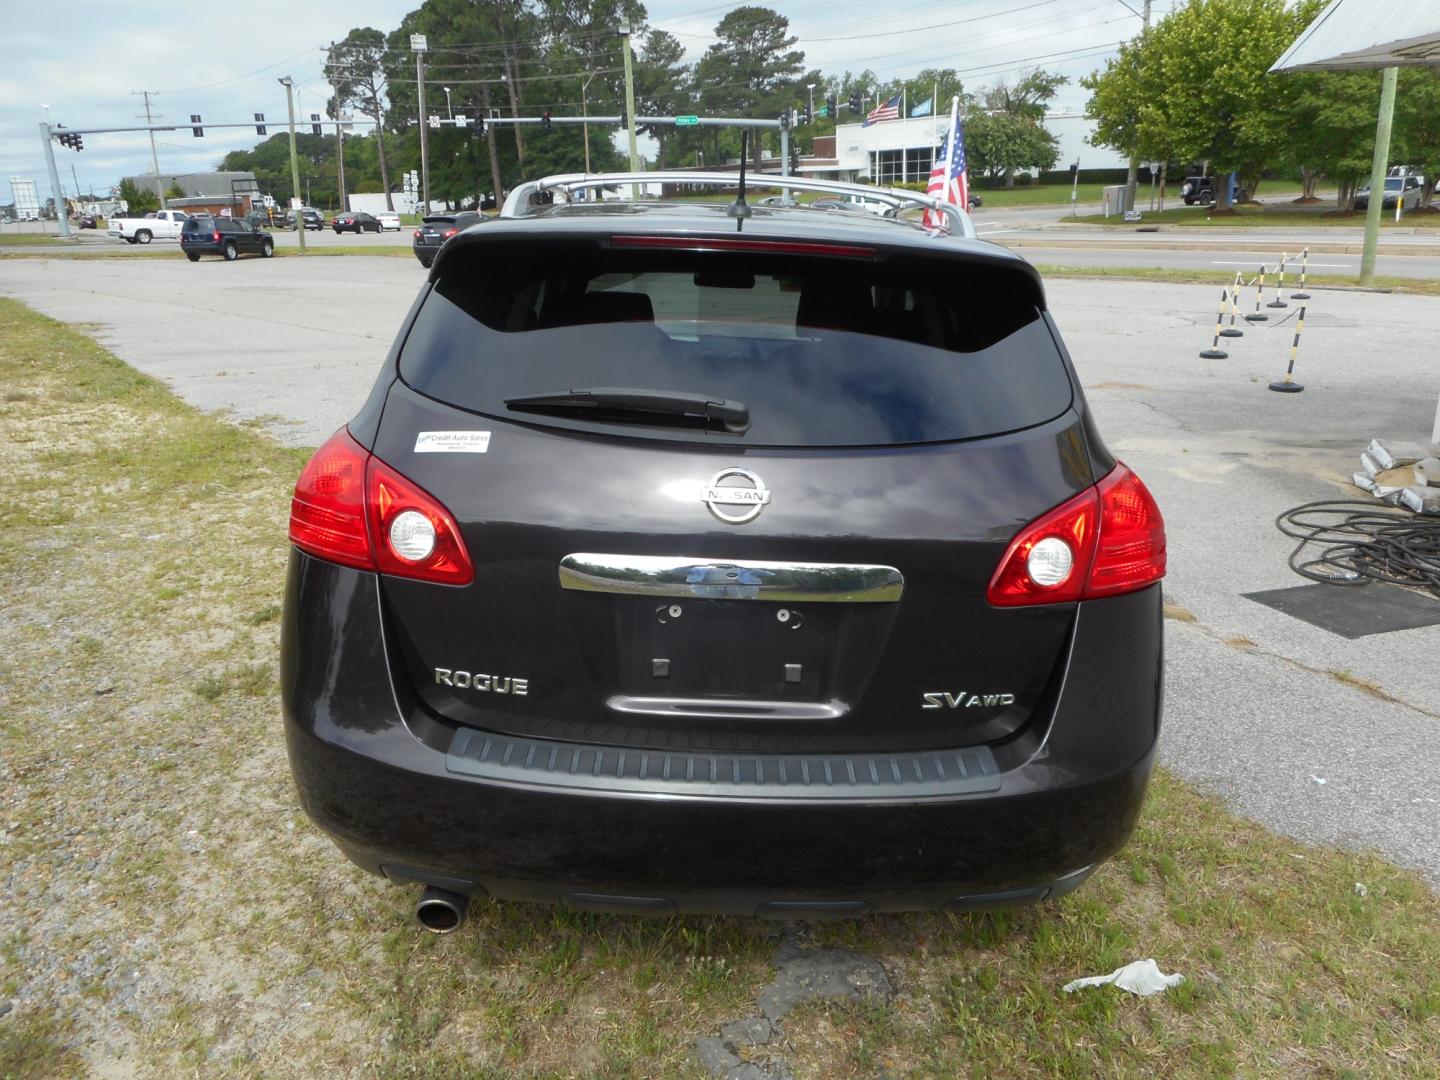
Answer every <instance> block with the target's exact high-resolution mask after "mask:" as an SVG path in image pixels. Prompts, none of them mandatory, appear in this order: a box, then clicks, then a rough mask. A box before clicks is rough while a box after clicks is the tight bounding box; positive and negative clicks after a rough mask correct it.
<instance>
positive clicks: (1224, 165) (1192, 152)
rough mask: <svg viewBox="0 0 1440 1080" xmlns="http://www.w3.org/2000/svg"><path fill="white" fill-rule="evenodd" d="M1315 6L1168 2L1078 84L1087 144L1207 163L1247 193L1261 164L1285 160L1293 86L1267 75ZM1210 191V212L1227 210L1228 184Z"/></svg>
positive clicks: (1246, 0)
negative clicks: (1085, 102) (1233, 175)
mask: <svg viewBox="0 0 1440 1080" xmlns="http://www.w3.org/2000/svg"><path fill="white" fill-rule="evenodd" d="M1317 7H1318V0H1303V2H1302V3H1300V4H1298V5H1296V6H1295V7H1293V8H1292V7H1288V6H1287V4H1286V0H1190V2H1189V3H1187V4H1185V5H1184V6H1183V7H1179V8H1176V9H1175V11H1173V12H1172V13H1171V14H1169V15H1167V16H1166V17H1165V18H1164V19H1162V20H1160V22H1159V23H1158V24H1156V25H1155V26H1153V27H1152V28H1151V29H1150V31H1149V32H1148V33H1147V34H1146V35H1145V36H1144V37H1143V38H1142V39H1141V40H1140V42H1139V43H1137V44H1134V45H1132V46H1130V47H1128V48H1127V49H1124V50H1122V51H1121V55H1120V56H1119V57H1117V58H1116V59H1115V60H1113V61H1111V62H1110V63H1109V64H1107V66H1106V70H1105V71H1104V72H1103V73H1101V74H1100V75H1098V76H1096V77H1094V78H1092V79H1089V80H1086V83H1085V85H1086V86H1087V87H1088V88H1089V89H1090V91H1091V98H1090V105H1089V111H1090V113H1091V115H1092V116H1094V117H1095V118H1096V120H1097V123H1098V130H1099V132H1100V138H1099V139H1098V140H1097V141H1102V142H1104V143H1106V144H1108V145H1111V146H1114V147H1115V148H1116V149H1118V150H1121V151H1122V152H1129V153H1134V154H1136V156H1143V157H1160V158H1162V159H1166V158H1169V157H1172V156H1173V157H1178V158H1180V159H1181V160H1185V161H1207V162H1209V163H1210V165H1211V167H1212V168H1213V169H1214V171H1215V172H1216V173H1218V174H1222V175H1223V174H1226V173H1230V172H1237V173H1239V175H1240V178H1241V184H1242V186H1243V187H1244V188H1245V189H1246V190H1249V191H1253V190H1254V189H1255V186H1256V184H1258V182H1259V177H1260V174H1261V173H1262V172H1264V171H1265V170H1266V169H1273V168H1275V167H1276V166H1277V165H1281V164H1285V163H1292V164H1293V163H1294V162H1293V158H1294V156H1295V155H1294V152H1293V151H1294V144H1295V138H1294V128H1295V126H1296V120H1295V117H1294V115H1293V113H1294V106H1295V95H1296V94H1297V93H1298V89H1297V86H1296V84H1295V83H1294V82H1292V81H1287V77H1286V76H1283V75H1274V76H1272V75H1269V74H1268V72H1269V69H1270V66H1271V65H1272V64H1273V63H1274V62H1275V61H1276V60H1277V59H1278V58H1279V56H1280V54H1281V53H1282V52H1284V50H1285V49H1286V47H1288V46H1289V44H1290V43H1291V42H1292V41H1294V40H1295V38H1296V37H1297V36H1298V35H1299V34H1300V32H1301V30H1303V29H1304V28H1305V26H1306V25H1308V24H1309V22H1310V21H1311V20H1312V19H1313V17H1314V13H1315V11H1316V10H1317ZM1147 150H1148V151H1160V150H1163V151H1166V153H1164V154H1160V153H1154V152H1148V153H1147V152H1146V151H1147ZM1218 195H1219V205H1218V207H1217V208H1216V212H1220V213H1224V212H1227V211H1228V210H1229V209H1230V186H1229V185H1228V184H1220V185H1218Z"/></svg>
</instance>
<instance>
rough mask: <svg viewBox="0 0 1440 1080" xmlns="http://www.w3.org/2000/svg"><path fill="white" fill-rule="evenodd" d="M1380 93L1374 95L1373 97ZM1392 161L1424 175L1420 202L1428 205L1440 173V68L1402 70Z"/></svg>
mask: <svg viewBox="0 0 1440 1080" xmlns="http://www.w3.org/2000/svg"><path fill="white" fill-rule="evenodd" d="M1377 96H1378V95H1377V94H1374V93H1372V94H1371V97H1372V99H1373V98H1375V97H1377ZM1372 134H1373V132H1372ZM1372 141H1373V139H1372ZM1390 160H1391V161H1397V162H1403V163H1405V164H1406V165H1409V166H1410V167H1411V168H1412V169H1418V170H1419V171H1420V172H1423V173H1424V174H1425V187H1424V188H1423V189H1422V194H1421V196H1420V205H1421V206H1424V207H1427V208H1428V207H1429V206H1430V203H1431V199H1432V198H1433V196H1434V194H1435V180H1436V177H1437V174H1440V69H1436V68H1433V67H1429V68H1403V69H1401V71H1400V83H1399V85H1398V86H1397V87H1396V92H1395V131H1394V143H1393V144H1392V147H1391V150H1390Z"/></svg>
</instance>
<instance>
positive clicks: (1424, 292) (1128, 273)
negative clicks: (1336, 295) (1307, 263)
mask: <svg viewBox="0 0 1440 1080" xmlns="http://www.w3.org/2000/svg"><path fill="white" fill-rule="evenodd" d="M1023 253H1024V250H1023V249H1021V254H1023ZM1292 268H1293V264H1292ZM1035 269H1037V270H1039V271H1040V273H1041V274H1043V275H1044V276H1045V277H1067V278H1107V279H1111V280H1114V281H1159V282H1168V283H1170V284H1175V285H1229V284H1230V283H1231V282H1233V281H1234V280H1235V275H1234V273H1233V272H1228V273H1227V272H1226V271H1224V270H1180V269H1174V270H1172V269H1169V268H1168V267H1162V266H1068V265H1065V264H1060V263H1056V264H1046V265H1040V264H1037V265H1036V267H1035ZM1292 272H1293V270H1292ZM1287 280H1290V285H1287V288H1286V292H1287V293H1288V292H1290V291H1291V289H1292V288H1293V287H1298V286H1297V285H1295V281H1298V279H1287ZM1305 284H1306V286H1307V287H1312V286H1313V287H1314V288H1317V289H1357V288H1359V286H1358V285H1357V284H1356V281H1355V278H1353V277H1345V276H1342V275H1340V274H1310V275H1308V276H1307V277H1306V279H1305ZM1368 287H1369V288H1374V289H1384V290H1386V291H1389V292H1401V293H1411V294H1414V295H1416V296H1440V281H1435V280H1433V279H1430V278H1409V277H1392V276H1385V275H1380V276H1377V277H1376V278H1375V282H1374V284H1373V285H1371V286H1368ZM1292 306H1293V305H1292Z"/></svg>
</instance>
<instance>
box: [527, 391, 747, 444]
mask: <svg viewBox="0 0 1440 1080" xmlns="http://www.w3.org/2000/svg"><path fill="white" fill-rule="evenodd" d="M505 404H506V405H507V406H508V407H509V408H511V409H513V410H515V411H517V412H545V413H559V414H561V415H568V414H575V415H579V416H582V417H584V418H585V419H590V420H601V421H603V420H616V421H619V422H622V423H623V422H625V421H630V422H636V421H641V422H643V421H650V422H652V423H662V424H674V425H678V426H694V427H705V428H714V427H719V428H721V429H723V430H725V431H728V432H730V433H731V434H734V435H741V434H744V432H745V431H746V430H748V429H749V427H750V407H749V406H748V405H746V404H745V403H744V402H743V401H736V400H734V399H733V398H730V399H726V398H715V397H712V396H710V395H708V394H686V393H682V392H680V391H676V390H637V389H630V388H628V387H620V386H604V387H595V388H593V389H589V390H554V391H551V392H549V393H544V394H526V395H524V396H522V397H513V398H506V399H505Z"/></svg>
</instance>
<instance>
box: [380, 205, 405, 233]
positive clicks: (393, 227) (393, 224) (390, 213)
mask: <svg viewBox="0 0 1440 1080" xmlns="http://www.w3.org/2000/svg"><path fill="white" fill-rule="evenodd" d="M375 219H376V220H377V221H379V222H380V228H382V229H384V230H386V231H387V232H399V231H400V215H399V214H397V213H395V211H394V210H381V211H380V213H378V214H376V215H375Z"/></svg>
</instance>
